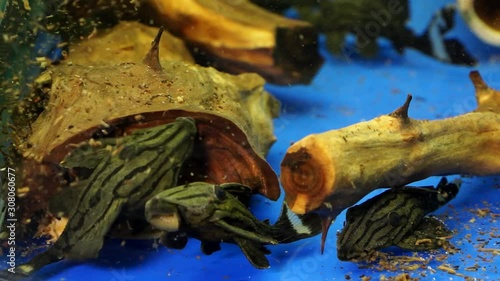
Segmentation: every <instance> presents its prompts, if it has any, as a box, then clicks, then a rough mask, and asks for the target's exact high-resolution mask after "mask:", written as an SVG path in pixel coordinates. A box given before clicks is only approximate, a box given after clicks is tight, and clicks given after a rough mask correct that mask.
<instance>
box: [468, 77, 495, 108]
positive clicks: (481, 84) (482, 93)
mask: <svg viewBox="0 0 500 281" xmlns="http://www.w3.org/2000/svg"><path fill="white" fill-rule="evenodd" d="M469 78H470V80H471V81H472V84H474V88H475V89H476V100H477V109H476V110H475V111H477V112H480V111H483V112H484V111H492V112H498V113H500V91H496V90H494V89H492V88H490V87H489V86H488V84H486V82H485V81H484V80H483V78H482V77H481V74H479V71H476V70H474V71H471V72H470V74H469Z"/></svg>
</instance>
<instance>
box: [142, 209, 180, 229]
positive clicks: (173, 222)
mask: <svg viewBox="0 0 500 281" xmlns="http://www.w3.org/2000/svg"><path fill="white" fill-rule="evenodd" d="M148 221H149V223H150V224H151V225H152V226H154V227H155V228H157V229H160V230H163V231H167V232H175V231H178V230H179V227H180V224H181V223H180V217H179V213H178V212H175V213H171V214H155V215H153V216H152V217H151V218H150V219H149V220H148Z"/></svg>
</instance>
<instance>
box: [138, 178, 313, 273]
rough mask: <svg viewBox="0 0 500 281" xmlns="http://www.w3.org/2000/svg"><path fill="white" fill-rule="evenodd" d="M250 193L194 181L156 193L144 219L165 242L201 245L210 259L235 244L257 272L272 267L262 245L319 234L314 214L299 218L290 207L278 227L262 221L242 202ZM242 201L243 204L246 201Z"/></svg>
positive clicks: (241, 188) (174, 245)
mask: <svg viewBox="0 0 500 281" xmlns="http://www.w3.org/2000/svg"><path fill="white" fill-rule="evenodd" d="M250 195H251V189H250V188H249V187H246V186H244V185H241V184H238V183H226V184H221V185H213V184H210V183H205V182H193V183H189V184H186V185H182V186H177V187H175V188H171V189H168V190H165V191H163V192H160V193H158V194H157V195H155V196H154V197H153V198H151V199H150V200H149V201H148V202H147V203H146V209H145V215H146V220H148V221H149V222H150V223H151V224H152V225H153V226H154V227H156V228H157V229H160V230H163V231H164V234H163V236H162V243H163V244H164V245H165V246H167V247H170V248H176V249H181V248H183V247H184V246H185V245H186V243H187V237H188V236H189V237H194V238H197V239H199V240H200V241H201V250H202V252H203V253H205V254H212V253H213V252H215V251H218V250H220V243H221V242H230V243H236V244H237V245H238V246H239V247H240V249H241V250H242V252H243V253H244V254H245V256H246V257H247V259H248V260H249V261H250V263H251V264H252V265H253V266H255V267H256V268H259V269H263V268H268V267H269V261H268V260H267V258H266V257H265V255H266V254H269V251H268V250H267V249H266V248H265V246H264V245H267V244H277V243H290V242H293V241H296V240H299V239H302V238H307V237H310V236H314V235H317V234H319V233H320V231H321V222H320V217H319V216H318V215H316V214H309V215H305V216H301V217H299V216H297V215H295V214H294V213H293V212H291V211H290V210H289V209H288V208H287V206H286V204H284V205H283V209H282V213H281V215H280V217H279V218H278V221H277V222H276V223H275V224H274V225H270V224H269V222H267V221H259V220H258V219H257V218H255V216H254V215H253V214H252V213H251V212H250V210H249V209H248V207H247V206H245V205H244V204H243V203H242V201H245V200H244V197H246V196H250ZM242 198H243V200H242Z"/></svg>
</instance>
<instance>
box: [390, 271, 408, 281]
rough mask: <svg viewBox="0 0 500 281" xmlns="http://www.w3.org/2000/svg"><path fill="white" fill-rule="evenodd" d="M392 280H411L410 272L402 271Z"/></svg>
mask: <svg viewBox="0 0 500 281" xmlns="http://www.w3.org/2000/svg"><path fill="white" fill-rule="evenodd" d="M394 280H396V281H411V280H412V278H411V277H410V274H408V273H402V274H400V275H398V276H396V278H395V279H394Z"/></svg>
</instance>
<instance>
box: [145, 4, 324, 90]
mask: <svg viewBox="0 0 500 281" xmlns="http://www.w3.org/2000/svg"><path fill="white" fill-rule="evenodd" d="M146 5H147V6H148V7H149V9H151V11H150V13H148V15H152V14H154V19H155V21H156V24H157V25H164V26H165V27H166V28H167V29H169V30H170V31H171V32H172V33H174V34H175V35H177V36H179V37H181V38H182V39H184V40H185V42H186V43H187V44H188V46H190V48H191V49H192V50H193V55H194V56H195V58H196V59H197V61H198V63H201V64H208V65H212V66H214V67H216V68H218V69H220V70H223V71H227V72H230V73H242V72H256V73H259V74H260V75H262V76H263V77H264V78H266V80H267V81H269V82H272V83H278V84H288V83H308V82H309V81H310V80H311V79H312V77H313V76H314V74H315V73H316V71H317V70H318V68H319V66H320V65H321V63H322V59H321V57H320V56H319V54H318V51H317V34H316V32H315V31H314V28H313V27H312V26H311V25H310V24H309V23H306V22H304V21H298V20H293V19H287V18H285V17H282V16H280V15H277V14H273V13H271V12H268V11H266V10H264V9H262V8H260V7H258V6H256V5H254V4H252V3H250V2H248V1H246V0H238V1H234V0H184V1H177V0H150V1H148V2H147V4H146Z"/></svg>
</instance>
